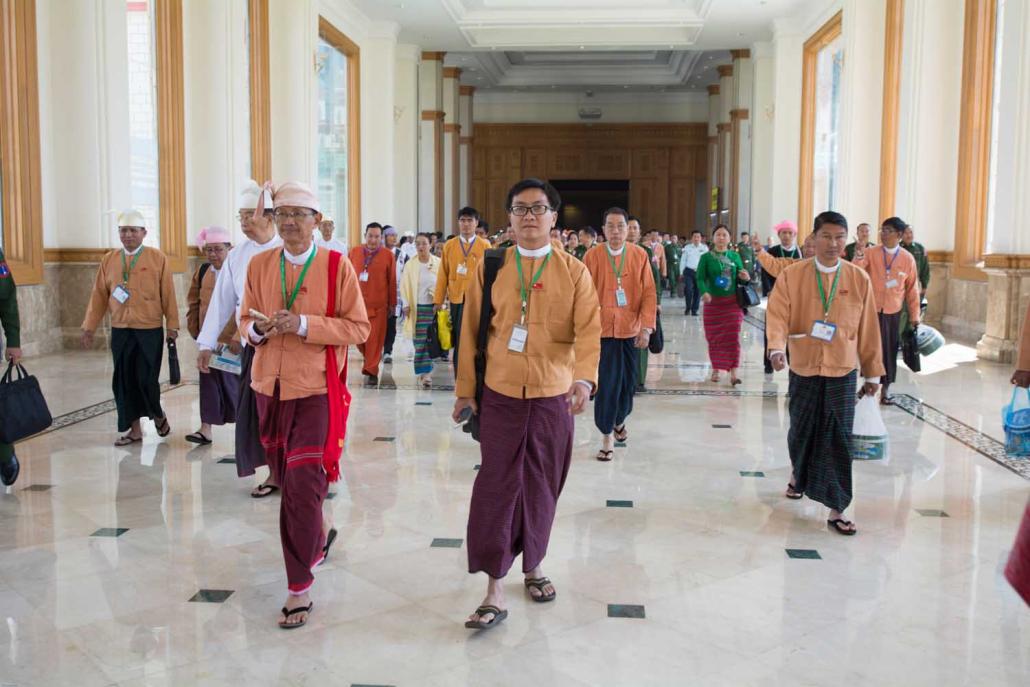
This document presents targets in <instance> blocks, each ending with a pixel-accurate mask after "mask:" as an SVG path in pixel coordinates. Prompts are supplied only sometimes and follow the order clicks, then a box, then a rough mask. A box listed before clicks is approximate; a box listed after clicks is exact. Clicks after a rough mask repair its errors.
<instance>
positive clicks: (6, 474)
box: [0, 249, 21, 487]
mask: <svg viewBox="0 0 1030 687" xmlns="http://www.w3.org/2000/svg"><path fill="white" fill-rule="evenodd" d="M16 291H17V289H16V288H15V285H14V275H12V274H11V268H10V267H9V266H8V265H7V261H6V260H5V259H4V251H3V250H2V249H0V327H2V328H3V336H2V337H0V350H3V348H4V343H5V342H6V344H7V350H6V351H5V352H4V358H5V359H7V360H10V361H11V362H13V363H15V364H17V363H18V361H19V360H21V339H20V335H21V327H20V326H19V324H18V297H17V293H16ZM20 470H21V466H20V465H19V464H18V457H17V456H16V455H14V446H13V445H11V444H3V443H0V482H3V484H4V486H5V487H9V486H11V485H12V484H14V482H15V481H16V480H17V479H18V473H19V472H20Z"/></svg>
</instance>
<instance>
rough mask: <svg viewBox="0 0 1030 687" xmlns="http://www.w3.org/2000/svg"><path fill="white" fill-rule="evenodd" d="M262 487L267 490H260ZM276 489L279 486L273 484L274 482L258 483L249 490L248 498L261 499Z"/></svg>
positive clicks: (277, 489)
mask: <svg viewBox="0 0 1030 687" xmlns="http://www.w3.org/2000/svg"><path fill="white" fill-rule="evenodd" d="M262 489H267V490H268V491H262ZM277 491H279V487H277V486H275V485H274V484H268V483H264V484H259V485H257V486H256V487H254V490H253V491H252V492H250V498H252V499H263V498H265V497H266V496H271V495H272V494H274V493H275V492H277Z"/></svg>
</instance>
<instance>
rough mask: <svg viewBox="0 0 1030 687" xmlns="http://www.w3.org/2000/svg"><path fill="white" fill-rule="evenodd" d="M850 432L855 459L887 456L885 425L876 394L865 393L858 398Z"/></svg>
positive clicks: (883, 457) (872, 458)
mask: <svg viewBox="0 0 1030 687" xmlns="http://www.w3.org/2000/svg"><path fill="white" fill-rule="evenodd" d="M851 433H852V435H853V437H852V446H851V448H852V456H853V457H854V459H855V460H884V459H885V458H886V457H887V425H885V424H884V423H883V416H881V415H880V405H879V402H878V401H877V400H876V396H870V395H866V396H863V397H862V398H860V399H859V400H858V404H857V405H856V406H855V423H854V425H853V427H852V430H851Z"/></svg>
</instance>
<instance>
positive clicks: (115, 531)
mask: <svg viewBox="0 0 1030 687" xmlns="http://www.w3.org/2000/svg"><path fill="white" fill-rule="evenodd" d="M128 531H129V528H128V527H101V528H100V529H99V530H97V531H96V532H94V533H93V534H91V535H89V536H91V537H120V536H122V535H123V534H125V533H126V532H128Z"/></svg>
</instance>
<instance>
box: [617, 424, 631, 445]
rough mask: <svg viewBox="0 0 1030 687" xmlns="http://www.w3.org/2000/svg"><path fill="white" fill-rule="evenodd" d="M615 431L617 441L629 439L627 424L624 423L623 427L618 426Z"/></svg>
mask: <svg viewBox="0 0 1030 687" xmlns="http://www.w3.org/2000/svg"><path fill="white" fill-rule="evenodd" d="M613 433H614V434H615V441H626V439H629V432H627V431H626V425H623V426H622V428H621V429H620V428H619V427H616V428H615V431H614V432H613Z"/></svg>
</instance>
